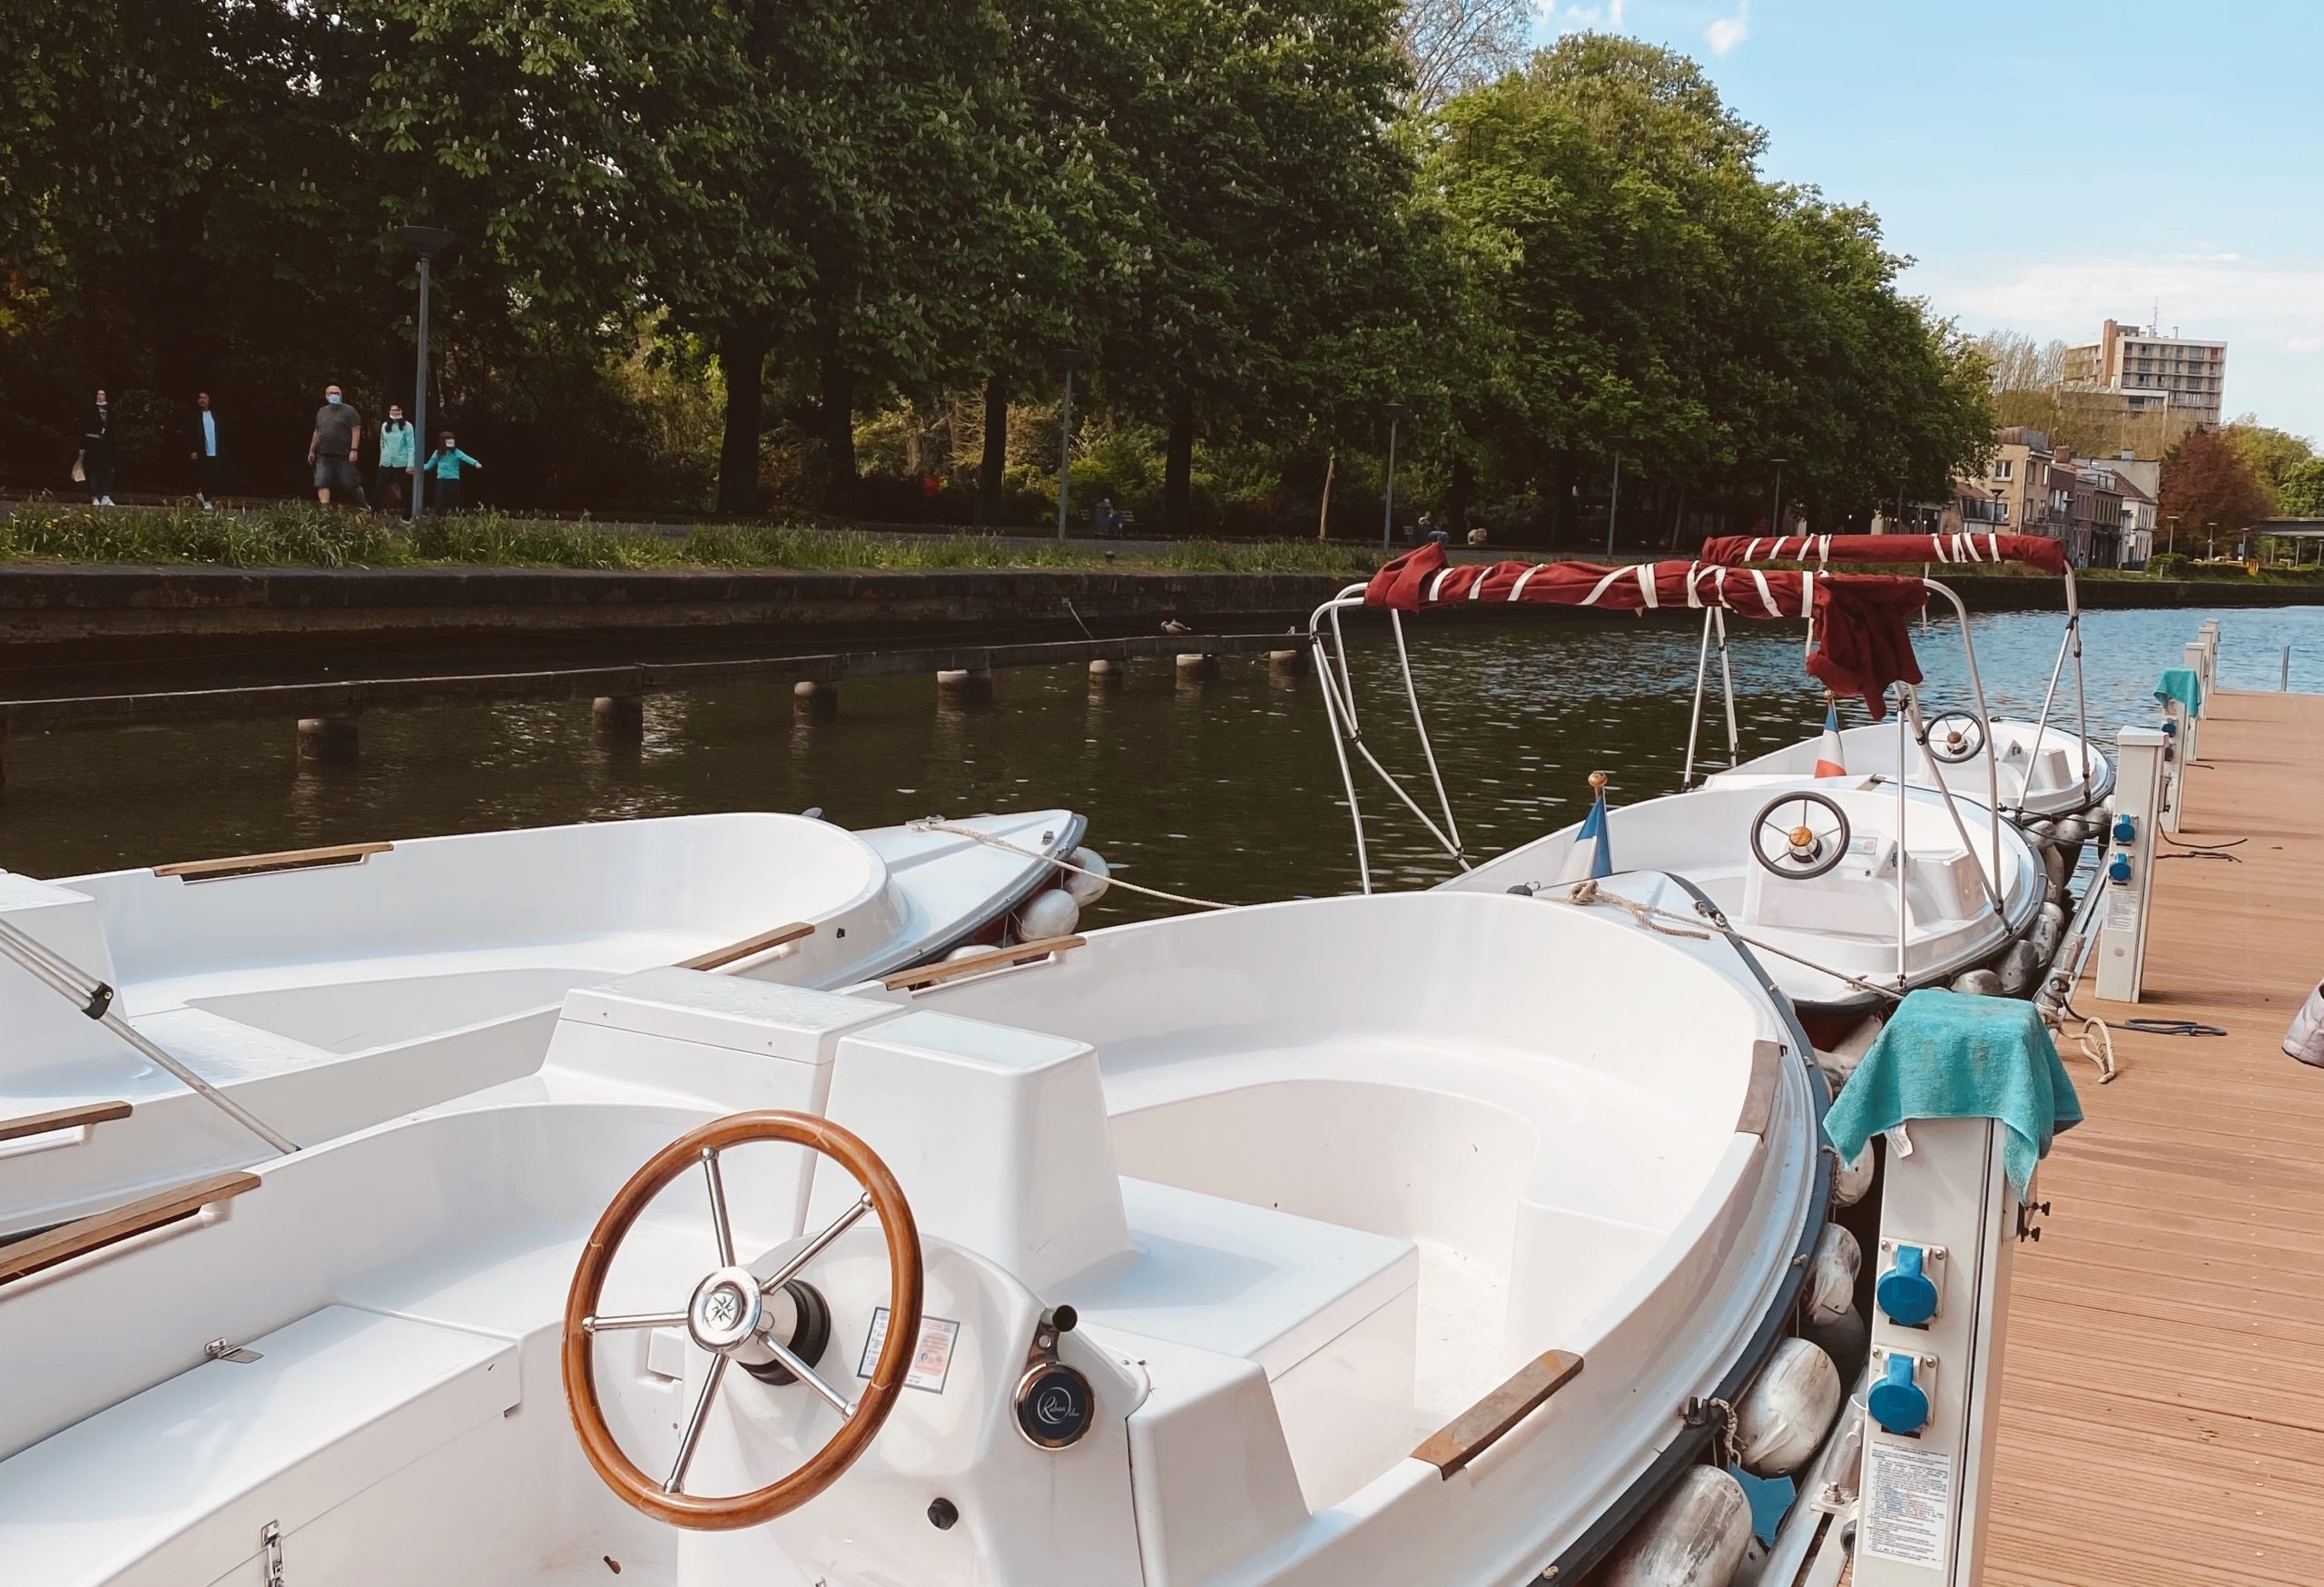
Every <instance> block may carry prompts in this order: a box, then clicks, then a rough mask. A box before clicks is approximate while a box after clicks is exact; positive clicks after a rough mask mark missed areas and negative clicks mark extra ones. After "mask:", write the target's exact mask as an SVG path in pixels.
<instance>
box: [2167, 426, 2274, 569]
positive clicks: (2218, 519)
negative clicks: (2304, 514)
mask: <svg viewBox="0 0 2324 1587" xmlns="http://www.w3.org/2000/svg"><path fill="white" fill-rule="evenodd" d="M2274 507H2275V504H2274V502H2273V501H2272V500H2271V499H2270V497H2269V494H2268V491H2267V488H2265V487H2264V486H2262V485H2261V484H2260V480H2259V478H2258V476H2256V475H2255V474H2253V473H2252V471H2251V465H2250V464H2249V463H2247V462H2245V461H2244V460H2243V456H2242V454H2241V453H2240V452H2239V451H2237V450H2236V447H2235V443H2234V442H2233V441H2231V440H2230V439H2228V438H2227V437H2226V436H2225V435H2224V434H2222V433H2221V432H2220V431H2218V430H2197V431H2196V432H2195V433H2194V434H2192V435H2191V436H2189V437H2187V439H2184V440H2182V441H2181V442H2180V443H2179V444H2178V445H2177V446H2176V447H2173V448H2172V449H2171V452H2170V455H2169V456H2167V457H2165V458H2163V459H2162V500H2161V504H2160V506H2159V507H2158V508H2156V515H2157V517H2160V518H2165V519H2167V518H2174V517H2175V518H2177V519H2178V520H2179V526H2180V527H2181V529H2182V530H2183V531H2185V532H2186V533H2187V534H2188V535H2189V536H2190V537H2193V536H2202V537H2205V539H2206V543H2207V544H2208V543H2211V541H2212V540H2213V539H2214V538H2215V537H2218V536H2229V535H2235V534H2240V532H2242V531H2243V530H2244V529H2246V528H2248V527H2250V526H2251V525H2253V524H2256V523H2258V522H2259V521H2260V520H2261V519H2262V518H2265V517H2270V516H2271V515H2272V513H2273V510H2274Z"/></svg>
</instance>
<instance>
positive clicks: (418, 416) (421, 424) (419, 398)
mask: <svg viewBox="0 0 2324 1587" xmlns="http://www.w3.org/2000/svg"><path fill="white" fill-rule="evenodd" d="M403 241H404V246H405V247H407V248H409V249H410V250H411V251H413V252H414V253H416V254H418V255H419V362H418V365H417V368H416V370H415V373H414V377H413V382H412V384H413V390H412V394H411V461H412V474H411V503H410V506H411V516H410V518H409V522H410V523H411V524H412V525H413V526H414V527H417V526H418V525H419V515H420V513H421V511H422V510H423V509H424V505H425V504H424V501H423V499H422V498H424V497H425V496H426V495H427V493H428V471H427V469H426V468H422V467H421V465H422V464H423V463H425V462H426V460H427V455H428V454H427V447H428V272H429V266H431V265H432V264H433V263H434V262H435V260H436V256H437V255H438V254H439V253H441V252H443V251H444V250H446V249H447V248H449V247H450V246H451V245H452V244H453V243H454V242H458V238H456V237H454V236H453V235H452V234H451V233H450V232H447V231H445V230H444V228H442V227H441V226H406V227H405V228H404V229H403Z"/></svg>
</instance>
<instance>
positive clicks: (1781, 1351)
mask: <svg viewBox="0 0 2324 1587" xmlns="http://www.w3.org/2000/svg"><path fill="white" fill-rule="evenodd" d="M1839 1408H1840V1369H1839V1368H1838V1367H1837V1366H1835V1365H1832V1358H1831V1357H1830V1356H1828V1355H1825V1354H1824V1353H1823V1351H1821V1350H1819V1349H1817V1347H1816V1346H1813V1345H1810V1344H1809V1343H1808V1342H1807V1340H1805V1339H1786V1340H1785V1341H1784V1342H1783V1343H1782V1344H1780V1345H1778V1346H1776V1351H1775V1355H1773V1356H1771V1357H1769V1358H1768V1364H1767V1365H1766V1366H1765V1367H1763V1368H1761V1369H1760V1372H1759V1375H1758V1377H1756V1378H1754V1379H1753V1380H1752V1382H1751V1386H1750V1387H1749V1388H1748V1389H1747V1390H1745V1391H1744V1394H1743V1398H1742V1399H1741V1400H1740V1401H1738V1402H1737V1404H1736V1406H1735V1442H1736V1454H1737V1455H1738V1457H1739V1458H1740V1459H1741V1460H1742V1462H1743V1469H1744V1470H1746V1471H1748V1472H1749V1473H1750V1474H1752V1475H1754V1476H1760V1477H1780V1476H1788V1475H1790V1474H1792V1473H1793V1472H1796V1471H1797V1470H1799V1468H1800V1467H1802V1466H1804V1465H1806V1464H1807V1463H1808V1462H1809V1461H1810V1460H1812V1459H1814V1458H1815V1454H1816V1451H1817V1446H1819V1445H1820V1444H1822V1443H1823V1442H1824V1434H1825V1431H1826V1430H1827V1428H1829V1427H1830V1426H1831V1424H1832V1417H1833V1416H1834V1415H1837V1413H1838V1411H1839Z"/></svg>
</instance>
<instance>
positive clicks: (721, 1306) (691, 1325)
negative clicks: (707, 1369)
mask: <svg viewBox="0 0 2324 1587" xmlns="http://www.w3.org/2000/svg"><path fill="white" fill-rule="evenodd" d="M765 1324H766V1300H765V1297H764V1296H762V1295H761V1294H760V1293H759V1281H758V1280H757V1279H755V1278H753V1277H751V1274H750V1271H749V1269H747V1268H744V1267H721V1268H719V1269H717V1270H716V1271H715V1272H714V1273H712V1274H711V1276H710V1277H707V1278H705V1279H704V1280H703V1281H702V1283H701V1285H700V1286H698V1287H697V1288H696V1289H695V1290H694V1299H693V1301H692V1302H691V1303H690V1304H689V1305H688V1306H687V1307H686V1332H687V1333H689V1334H691V1335H692V1336H694V1343H695V1344H697V1345H699V1346H702V1347H703V1348H704V1350H717V1351H725V1350H733V1349H735V1348H737V1347H738V1346H741V1345H743V1343H744V1342H745V1341H747V1340H748V1339H750V1337H751V1336H753V1335H754V1334H756V1333H758V1332H759V1330H760V1329H761V1328H762V1327H763V1326H765Z"/></svg>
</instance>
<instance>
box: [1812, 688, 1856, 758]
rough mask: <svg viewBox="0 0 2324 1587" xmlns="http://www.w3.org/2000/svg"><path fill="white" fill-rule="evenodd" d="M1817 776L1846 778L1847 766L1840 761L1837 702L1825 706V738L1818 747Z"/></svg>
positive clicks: (1827, 702)
mask: <svg viewBox="0 0 2324 1587" xmlns="http://www.w3.org/2000/svg"><path fill="white" fill-rule="evenodd" d="M1816 774H1817V776H1819V777H1845V776H1846V775H1847V774H1848V769H1847V766H1846V764H1845V763H1844V762H1842V761H1841V759H1840V707H1839V705H1838V703H1837V701H1829V700H1827V701H1826V702H1825V704H1824V736H1823V738H1822V740H1821V741H1819V742H1818V743H1817V745H1816Z"/></svg>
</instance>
